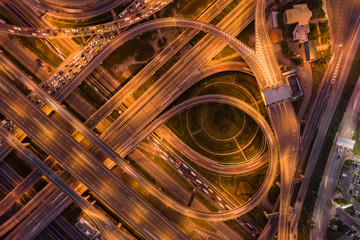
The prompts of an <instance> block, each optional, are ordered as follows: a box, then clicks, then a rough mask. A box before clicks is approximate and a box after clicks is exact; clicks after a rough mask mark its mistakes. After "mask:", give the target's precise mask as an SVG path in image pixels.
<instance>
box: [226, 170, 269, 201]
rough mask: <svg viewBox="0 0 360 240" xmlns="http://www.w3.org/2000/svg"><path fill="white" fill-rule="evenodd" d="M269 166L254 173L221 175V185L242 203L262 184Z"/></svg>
mask: <svg viewBox="0 0 360 240" xmlns="http://www.w3.org/2000/svg"><path fill="white" fill-rule="evenodd" d="M266 170H267V168H262V169H260V170H258V171H256V172H254V173H250V174H246V175H236V176H231V177H228V176H220V181H221V187H222V188H223V189H226V191H227V192H228V193H229V194H231V196H232V197H233V198H235V199H236V200H237V201H238V202H240V204H244V203H245V202H246V201H248V200H249V199H250V198H251V197H252V196H253V195H254V194H255V193H256V192H257V190H258V189H259V188H260V186H261V185H262V183H263V181H264V178H265V174H266Z"/></svg>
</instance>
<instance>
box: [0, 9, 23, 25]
mask: <svg viewBox="0 0 360 240" xmlns="http://www.w3.org/2000/svg"><path fill="white" fill-rule="evenodd" d="M0 19H2V20H4V21H5V23H7V24H11V25H15V26H19V25H20V24H19V23H18V22H17V21H16V20H14V19H13V18H12V17H11V16H10V14H9V13H8V12H7V11H6V10H5V9H4V8H3V7H2V6H0Z"/></svg>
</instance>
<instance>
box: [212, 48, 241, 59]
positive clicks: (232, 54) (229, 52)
mask: <svg viewBox="0 0 360 240" xmlns="http://www.w3.org/2000/svg"><path fill="white" fill-rule="evenodd" d="M221 59H223V60H222V61H224V60H225V61H243V59H242V58H241V57H240V55H239V54H238V53H237V52H236V51H235V50H234V49H233V48H232V47H230V46H229V45H226V46H225V47H224V48H223V49H222V50H221V51H220V52H219V53H218V54H217V55H216V56H215V57H214V58H213V59H212V60H213V61H221ZM210 63H211V62H210Z"/></svg>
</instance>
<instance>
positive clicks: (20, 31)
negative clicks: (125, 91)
mask: <svg viewBox="0 0 360 240" xmlns="http://www.w3.org/2000/svg"><path fill="white" fill-rule="evenodd" d="M171 2H172V1H171V0H164V1H161V2H160V4H157V2H156V1H153V2H152V3H153V4H152V5H151V6H149V7H148V8H146V9H143V10H140V11H139V12H136V13H135V14H132V15H130V16H128V17H126V18H123V19H118V20H115V21H112V22H108V23H104V24H98V25H93V26H86V27H77V28H58V29H51V28H31V27H21V26H14V25H11V24H6V23H0V32H1V33H5V34H12V35H17V36H25V37H41V38H72V37H84V36H93V35H98V34H103V33H107V32H113V31H116V30H119V29H122V28H126V27H129V26H131V25H133V24H134V23H137V22H140V21H142V20H144V19H146V18H148V17H149V16H151V15H152V14H154V13H155V12H156V11H159V10H160V9H162V8H164V7H165V6H167V5H168V4H169V3H171Z"/></svg>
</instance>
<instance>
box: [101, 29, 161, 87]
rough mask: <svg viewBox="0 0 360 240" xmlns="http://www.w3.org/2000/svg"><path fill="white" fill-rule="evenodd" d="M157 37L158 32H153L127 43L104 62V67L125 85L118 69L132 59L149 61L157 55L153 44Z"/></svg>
mask: <svg viewBox="0 0 360 240" xmlns="http://www.w3.org/2000/svg"><path fill="white" fill-rule="evenodd" d="M157 37H158V34H157V31H152V32H146V33H143V34H142V35H141V36H138V37H136V38H133V39H131V40H129V41H127V42H126V43H125V44H123V45H122V46H120V47H119V48H117V49H116V50H115V51H114V52H113V53H111V55H110V56H109V57H107V58H106V59H105V60H104V61H103V64H102V66H103V67H104V68H105V69H106V70H108V71H109V72H110V73H111V74H112V75H113V76H114V77H115V79H117V80H118V81H119V83H123V82H124V81H125V80H126V78H125V77H124V76H123V74H122V71H119V70H117V67H118V66H119V65H121V64H124V63H126V62H127V61H129V60H131V58H132V57H135V60H136V61H140V62H145V61H148V60H149V59H150V58H151V57H153V55H154V53H155V50H154V48H153V46H152V45H151V42H153V41H156V40H157ZM129 70H133V69H129Z"/></svg>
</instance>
